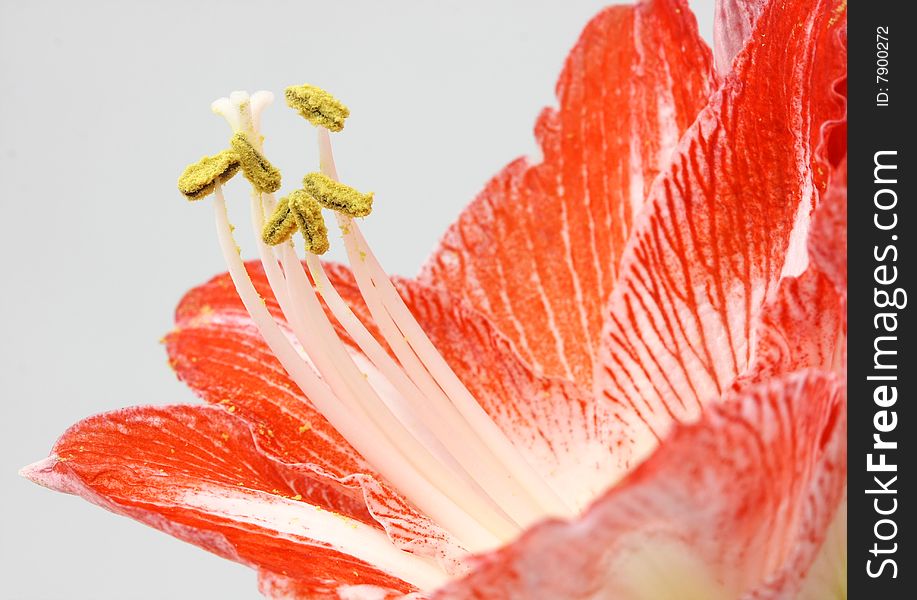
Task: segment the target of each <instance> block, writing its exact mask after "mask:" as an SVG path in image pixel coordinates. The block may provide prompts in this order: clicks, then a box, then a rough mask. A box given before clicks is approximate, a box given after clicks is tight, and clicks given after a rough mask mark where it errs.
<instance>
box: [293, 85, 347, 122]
mask: <svg viewBox="0 0 917 600" xmlns="http://www.w3.org/2000/svg"><path fill="white" fill-rule="evenodd" d="M284 96H286V99H287V105H288V106H289V107H290V108H292V109H295V110H296V111H297V112H299V114H300V115H301V116H302V117H303V118H304V119H306V120H307V121H309V122H310V123H312V124H313V125H315V126H316V127H324V128H326V129H330V130H331V131H340V130H341V129H343V128H344V120H345V119H346V118H347V117H349V116H350V110H349V109H348V108H347V107H346V106H344V105H343V104H342V103H341V101H340V100H338V99H337V98H335V97H334V96H332V95H331V94H329V93H328V92H326V91H325V90H323V89H322V88H320V87H315V86H314V85H291V86H290V87H288V88H287V89H286V91H285V92H284Z"/></svg>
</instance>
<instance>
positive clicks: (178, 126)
mask: <svg viewBox="0 0 917 600" xmlns="http://www.w3.org/2000/svg"><path fill="white" fill-rule="evenodd" d="M604 4H607V2H602V1H601V0H577V1H569V0H568V1H565V2H548V1H539V2H533V1H527V2H521V1H516V2H506V1H504V2H495V1H489V2H480V1H478V2H469V1H467V0H466V1H464V2H457V1H448V2H421V1H419V0H416V1H405V0H401V1H397V2H395V1H389V2H371V1H363V2H355V1H348V2H316V1H314V0H308V1H298V2H294V1H277V2H270V3H266V2H265V3H258V2H247V3H244V2H239V1H238V0H233V1H228V0H220V1H217V0H206V1H198V2H177V1H172V2H166V1H161V2H158V3H152V2H150V3H142V2H132V3H131V2H124V1H123V0H122V1H114V0H108V1H95V2H67V1H64V0H55V1H46V2H32V1H27V0H19V1H13V0H0V206H2V217H0V245H2V247H0V256H2V261H3V266H2V271H0V277H2V279H0V281H2V285H0V290H2V293H0V320H2V337H0V374H2V379H0V399H2V402H3V413H2V414H3V417H2V418H0V444H2V447H0V450H2V452H0V485H2V492H3V493H2V499H3V500H2V502H3V510H2V511H0V532H2V533H0V569H2V572H3V575H2V577H0V598H27V599H39V598H42V599H44V598H48V599H50V598H72V599H88V598H94V599H115V598H117V599H126V598H197V597H203V598H212V597H221V598H257V597H258V594H257V592H256V588H255V576H254V573H253V572H251V571H249V570H248V569H246V568H244V567H241V566H239V565H235V564H232V563H229V562H226V561H223V560H222V559H219V558H217V557H215V556H212V555H209V554H207V553H205V552H203V551H200V550H197V549H196V548H194V547H192V546H189V545H186V544H184V543H182V542H179V541H177V540H174V539H172V538H170V537H168V536H166V535H164V534H161V533H159V532H157V531H154V530H152V529H148V528H146V527H144V526H142V525H139V524H136V523H133V522H131V521H129V520H126V519H123V518H120V517H116V516H114V515H111V514H109V513H106V512H105V511H103V510H101V509H98V508H96V507H94V506H91V505H90V504H88V503H86V502H84V501H82V500H79V499H76V498H73V497H65V496H62V495H60V494H55V493H52V492H49V491H47V490H44V489H41V488H39V487H37V486H35V485H33V484H31V483H29V482H27V481H25V480H23V479H20V478H18V477H17V476H16V471H17V470H18V469H19V468H20V467H21V466H23V465H25V464H27V463H30V462H32V461H35V460H38V459H40V458H43V457H44V456H46V454H47V453H48V451H49V449H50V448H51V445H52V444H53V442H54V440H55V439H56V438H57V436H58V435H59V434H60V433H61V432H63V431H64V429H65V428H66V427H67V426H69V425H70V424H72V423H74V422H76V421H77V420H79V419H80V418H82V417H85V416H88V415H89V414H92V413H97V412H101V411H105V410H110V409H114V408H118V407H122V406H127V405H132V404H166V403H177V402H195V401H196V400H195V399H194V397H193V396H192V394H191V393H190V392H189V391H188V390H186V389H185V388H184V387H183V386H182V385H181V384H180V383H178V382H177V381H176V380H175V377H174V375H173V374H172V372H171V371H170V370H169V369H168V367H167V366H166V364H165V353H164V350H163V349H162V347H161V346H159V345H158V344H157V340H158V339H159V338H160V337H161V335H162V334H164V333H165V332H166V331H168V329H169V328H170V327H171V315H172V309H173V308H174V306H175V304H176V302H177V301H178V299H179V298H180V297H181V295H182V294H183V293H184V292H185V291H186V290H187V289H188V288H190V287H191V286H193V285H195V284H197V283H200V282H202V281H204V280H206V279H207V278H209V277H211V276H212V275H214V274H215V273H217V272H219V271H222V270H223V265H222V261H221V259H220V257H219V254H218V251H217V248H216V241H215V239H214V234H213V225H212V222H211V220H212V214H211V210H209V206H207V205H204V203H202V204H201V205H189V204H188V203H187V202H185V201H184V200H183V199H182V198H181V197H180V196H179V194H178V193H177V191H176V190H175V180H176V178H177V176H178V174H179V173H180V172H181V170H182V168H183V167H184V166H185V164H186V163H188V162H191V161H193V160H196V159H197V158H199V157H200V156H201V155H202V154H204V153H210V152H212V151H215V150H216V149H217V148H218V147H220V146H221V144H223V143H224V142H225V140H226V139H227V133H228V129H227V128H226V126H225V124H224V123H223V122H222V121H221V120H220V119H218V118H217V117H215V116H213V115H212V114H211V113H210V110H209V105H210V102H211V101H212V100H213V99H214V98H216V97H217V96H220V95H225V94H228V92H230V91H231V90H233V89H248V90H250V91H253V90H255V89H261V88H264V89H269V90H273V91H274V92H275V93H279V92H281V91H282V90H283V88H284V87H285V86H286V85H289V84H294V83H303V82H310V83H315V84H318V85H321V86H323V87H326V88H328V89H329V90H331V91H332V92H333V93H335V94H336V95H338V96H339V97H341V98H342V99H344V100H345V102H346V103H347V104H348V105H349V106H350V108H351V111H352V115H353V116H352V117H351V118H350V119H349V120H348V122H347V128H346V130H345V131H344V133H343V134H341V135H337V136H335V142H336V146H335V147H336V151H337V158H338V163H339V167H340V170H341V172H342V175H343V177H344V178H345V179H346V180H347V181H348V182H349V183H351V184H353V185H354V186H356V187H357V188H360V189H371V190H375V192H376V194H377V196H376V198H377V200H376V209H375V211H374V213H373V215H372V217H371V218H369V219H368V220H367V223H366V226H365V229H364V231H366V233H367V235H368V237H369V238H370V242H371V243H372V244H373V248H374V249H375V251H376V252H377V254H378V255H379V257H380V258H381V259H382V262H383V263H384V264H385V265H386V266H387V267H388V268H389V270H390V271H393V272H397V273H402V274H414V273H415V272H416V271H417V269H418V268H419V266H420V265H421V263H422V262H423V260H424V259H425V257H426V256H427V254H428V253H429V252H430V251H431V250H432V248H433V246H434V244H435V243H436V241H437V239H438V238H439V236H440V235H441V233H442V232H443V231H444V229H445V228H446V226H447V225H448V224H449V223H450V222H451V221H452V220H453V219H454V218H455V217H456V216H457V215H458V213H459V211H460V210H461V208H462V207H463V206H464V205H465V204H466V203H467V202H468V201H469V200H470V199H471V198H472V197H473V196H474V195H475V193H476V192H477V191H478V190H479V189H480V187H481V186H482V185H483V184H484V182H485V181H486V180H487V179H488V178H490V177H491V176H492V175H493V174H495V173H496V172H497V171H498V170H499V169H500V168H501V167H502V166H503V165H504V164H506V163H507V162H509V161H510V160H512V159H514V158H516V157H517V156H519V155H521V154H528V153H532V152H533V151H534V147H535V146H534V141H533V136H532V126H533V124H534V121H535V117H536V115H537V114H538V112H539V111H540V109H541V108H542V107H543V106H545V105H548V104H552V103H553V100H554V96H553V90H554V82H555V78H556V77H557V75H558V73H559V71H560V67H561V64H562V62H563V59H564V57H565V55H566V53H567V51H568V49H569V48H570V46H571V45H572V44H573V43H574V41H575V40H576V37H577V35H578V33H579V31H580V30H581V29H582V27H583V26H584V25H585V23H586V22H587V21H588V19H589V18H590V16H592V15H593V14H595V13H596V12H597V11H598V10H599V9H600V8H601V7H602V6H603V5H604ZM691 4H692V6H694V7H695V8H696V10H698V11H699V21H700V25H701V31H702V32H703V33H704V35H705V37H707V39H709V38H710V31H711V30H712V24H711V18H712V17H711V15H712V4H713V0H703V1H701V0H698V1H694V2H691ZM482 89H483V90H490V91H491V94H490V95H489V96H486V97H482V96H481V95H479V94H477V93H475V94H472V93H470V92H469V90H482ZM406 98H407V99H409V101H408V102H407V103H405V99H406ZM282 104H283V103H282V101H281V102H280V103H279V105H275V106H274V107H272V108H270V109H268V112H267V114H266V116H265V119H264V121H265V125H264V129H265V133H266V135H267V137H268V141H267V146H266V148H267V150H268V154H269V156H270V157H271V158H272V160H274V162H275V163H276V164H277V165H278V166H279V167H280V168H281V170H283V171H284V172H290V173H296V172H304V171H305V170H307V169H313V168H314V167H315V165H316V155H315V150H314V148H313V142H312V136H311V135H308V133H309V130H308V129H307V127H306V126H305V124H304V123H302V122H301V121H300V120H299V118H298V117H296V116H295V115H294V114H293V113H292V112H291V111H289V110H288V109H286V108H285V107H283V105H282ZM406 105H407V106H410V107H411V110H412V114H411V117H410V119H406V118H402V117H403V114H399V111H402V110H403V107H404V106H406ZM431 188H435V189H437V190H439V192H438V193H437V194H436V195H435V196H432V197H431V196H429V195H427V194H425V193H423V192H422V190H429V189H431ZM242 204H245V203H242ZM243 229H244V228H241V227H240V230H243ZM246 241H247V238H245V237H244V236H243V238H242V244H243V248H244V247H246V243H245V242H246ZM248 247H249V248H251V245H248Z"/></svg>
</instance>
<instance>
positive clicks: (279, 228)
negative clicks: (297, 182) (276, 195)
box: [261, 196, 296, 246]
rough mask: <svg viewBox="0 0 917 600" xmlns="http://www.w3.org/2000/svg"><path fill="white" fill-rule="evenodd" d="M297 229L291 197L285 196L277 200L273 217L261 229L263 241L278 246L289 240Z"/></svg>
mask: <svg viewBox="0 0 917 600" xmlns="http://www.w3.org/2000/svg"><path fill="white" fill-rule="evenodd" d="M295 231H296V219H295V218H294V217H293V213H292V212H291V211H290V198H289V197H288V196H284V197H283V198H281V199H280V200H279V201H278V202H277V206H276V207H275V208H274V212H273V214H272V215H271V218H270V219H268V220H267V223H265V224H264V228H263V229H262V230H261V241H263V242H264V243H265V244H267V245H268V246H276V245H277V244H281V243H283V242H285V241H287V240H289V239H290V238H291V237H292V236H293V233H294V232H295Z"/></svg>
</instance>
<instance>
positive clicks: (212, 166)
mask: <svg viewBox="0 0 917 600" xmlns="http://www.w3.org/2000/svg"><path fill="white" fill-rule="evenodd" d="M239 167H240V163H239V157H238V156H236V153H235V152H233V151H232V150H223V151H222V152H220V153H219V154H214V155H213V156H205V157H203V158H202V159H200V160H199V161H197V162H196V163H194V164H191V165H188V167H187V168H185V170H184V172H183V173H182V174H181V177H179V178H178V191H180V192H181V193H182V194H184V195H185V197H186V198H187V199H188V200H200V199H201V198H205V197H207V196H209V195H210V194H212V193H213V189H214V188H215V187H216V186H217V184H224V183H226V182H227V181H229V180H230V179H232V176H233V175H235V174H236V172H238V170H239Z"/></svg>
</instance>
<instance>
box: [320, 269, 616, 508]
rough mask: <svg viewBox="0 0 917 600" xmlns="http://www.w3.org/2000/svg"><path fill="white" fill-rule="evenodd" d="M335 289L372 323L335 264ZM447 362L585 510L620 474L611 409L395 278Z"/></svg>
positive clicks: (460, 308)
mask: <svg viewBox="0 0 917 600" xmlns="http://www.w3.org/2000/svg"><path fill="white" fill-rule="evenodd" d="M328 274H329V277H330V279H331V280H332V282H333V283H334V286H335V288H336V289H337V290H338V292H340V294H341V296H342V297H343V298H344V299H345V300H346V301H347V302H348V304H350V305H351V306H352V307H353V309H354V312H355V313H356V314H357V315H358V316H359V317H360V318H361V319H362V320H363V321H364V322H366V323H369V322H370V321H369V319H370V317H369V311H368V309H367V308H366V306H365V304H363V301H362V299H361V296H360V292H359V289H358V288H357V286H356V283H355V282H354V280H353V277H352V276H351V274H350V272H349V271H348V270H347V269H346V268H344V267H340V266H329V269H328ZM395 283H396V286H397V288H398V291H399V293H400V294H401V297H402V298H403V299H404V301H405V303H406V304H407V306H408V308H409V309H410V310H411V312H412V313H413V315H414V317H415V318H416V319H417V322H418V323H419V324H420V325H421V327H422V328H423V329H424V331H425V332H426V333H427V335H428V336H429V337H430V340H431V341H432V342H433V344H434V345H435V346H436V347H437V348H438V349H439V351H440V353H441V354H442V355H443V358H445V359H446V362H448V363H449V365H450V366H451V367H452V369H453V370H454V371H455V373H456V375H458V376H459V379H461V380H462V381H463V382H464V383H465V385H466V386H467V387H468V389H469V391H470V392H471V393H472V395H473V396H474V397H475V399H476V400H477V401H478V402H479V403H480V405H481V407H482V408H484V410H485V411H487V413H488V414H490V416H491V417H492V418H493V419H494V421H495V422H496V423H497V425H498V426H499V427H500V428H501V429H502V430H503V431H504V432H505V433H506V435H507V436H508V437H509V439H510V440H511V441H512V442H513V444H514V445H515V446H516V447H517V448H518V449H519V450H520V451H522V452H523V454H524V455H525V457H526V458H527V460H528V462H529V463H530V464H531V465H532V466H533V467H534V468H535V469H536V470H537V471H538V472H539V474H541V475H542V477H544V478H545V479H546V480H548V481H549V482H550V483H551V484H552V485H553V486H554V487H555V489H557V490H558V491H559V492H561V493H562V495H563V497H564V498H567V499H569V500H570V501H572V502H574V503H575V504H577V505H578V506H580V507H584V506H585V504H586V503H588V502H589V501H591V500H592V499H593V498H595V497H596V495H597V494H599V493H600V492H601V491H603V490H604V489H605V488H606V487H607V486H608V485H609V484H610V483H611V482H612V481H614V480H615V479H617V478H618V477H619V476H620V474H621V473H620V471H618V470H617V462H616V460H615V457H614V456H613V455H612V453H611V452H609V445H610V443H611V442H610V440H611V438H612V431H613V430H614V429H615V427H616V425H617V424H616V423H615V422H614V421H613V420H612V417H611V414H610V412H609V411H608V410H607V406H606V405H604V404H603V403H596V402H595V401H594V399H593V397H592V395H591V393H588V392H587V391H585V390H583V389H581V388H579V387H578V386H576V385H575V384H573V383H572V382H569V381H566V380H561V379H554V378H548V377H540V376H538V375H535V374H534V373H533V372H532V370H531V368H530V367H529V366H527V365H526V363H525V362H524V361H522V360H521V359H520V358H519V356H518V355H517V354H516V353H515V352H514V350H513V347H512V344H511V343H510V342H509V340H507V339H506V338H505V337H504V336H503V335H502V334H501V333H500V332H498V331H497V330H496V328H495V327H494V326H493V324H492V323H491V321H490V320H489V319H487V318H486V317H485V316H483V315H482V314H481V313H479V312H477V311H476V310H474V309H472V308H471V307H470V306H468V305H467V304H465V303H464V302H462V301H461V300H459V299H458V298H456V297H455V296H452V295H451V294H449V293H448V292H446V291H443V290H441V289H438V288H433V287H429V286H426V285H424V284H421V283H417V282H415V281H410V280H403V279H397V280H396V281H395Z"/></svg>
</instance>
